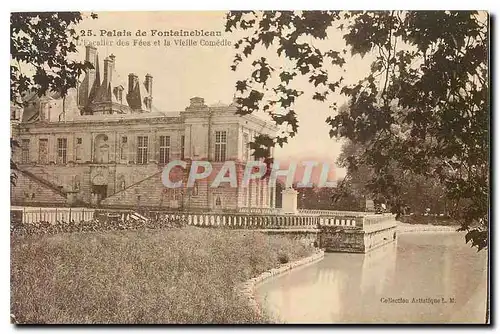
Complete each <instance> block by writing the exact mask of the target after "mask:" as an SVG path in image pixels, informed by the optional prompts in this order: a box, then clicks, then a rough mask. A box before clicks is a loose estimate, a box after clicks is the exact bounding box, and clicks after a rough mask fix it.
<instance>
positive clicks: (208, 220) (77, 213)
mask: <svg viewBox="0 0 500 334" xmlns="http://www.w3.org/2000/svg"><path fill="white" fill-rule="evenodd" d="M252 209H258V210H252ZM238 211H239V212H182V211H149V212H148V213H147V216H148V218H149V219H162V218H167V219H177V220H179V221H180V222H182V223H183V224H186V225H192V226H200V227H225V228H243V229H245V228H254V229H274V228H277V229H282V228H307V229H315V228H318V227H319V226H343V227H346V228H356V229H363V228H364V227H368V226H372V225H374V224H380V223H387V222H394V221H395V218H394V215H392V214H367V213H363V212H344V211H327V210H299V211H298V213H297V214H286V215H285V214H282V213H281V210H280V209H275V208H245V209H243V210H238ZM97 213H98V214H97ZM112 213H113V214H115V215H116V212H113V211H112V210H110V211H109V212H108V215H109V214H112ZM106 214H107V211H106V210H97V211H96V210H92V209H72V208H61V209H46V208H43V209H36V210H24V211H22V222H23V223H28V224H29V223H36V222H40V221H46V222H49V223H52V224H53V223H56V222H71V221H74V222H80V221H90V220H92V219H96V217H97V216H99V217H101V216H102V215H104V216H106ZM129 214H131V212H130V211H129ZM129 214H125V213H124V214H121V213H120V214H118V215H116V217H115V218H116V219H117V220H120V219H122V220H123V219H124V217H125V216H127V217H129ZM132 215H133V214H132ZM139 216H140V215H139ZM99 217H97V218H99ZM139 218H144V217H142V216H140V217H139Z"/></svg>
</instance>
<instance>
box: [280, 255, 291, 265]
mask: <svg viewBox="0 0 500 334" xmlns="http://www.w3.org/2000/svg"><path fill="white" fill-rule="evenodd" d="M289 261H290V259H289V258H288V254H283V253H281V254H279V255H278V262H279V263H281V264H284V263H288V262H289Z"/></svg>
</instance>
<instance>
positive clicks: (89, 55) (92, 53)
mask: <svg viewBox="0 0 500 334" xmlns="http://www.w3.org/2000/svg"><path fill="white" fill-rule="evenodd" d="M96 55H97V49H96V48H95V47H93V46H92V45H87V46H86V47H85V60H86V61H88V62H89V63H91V64H92V65H93V66H94V67H95V57H96Z"/></svg>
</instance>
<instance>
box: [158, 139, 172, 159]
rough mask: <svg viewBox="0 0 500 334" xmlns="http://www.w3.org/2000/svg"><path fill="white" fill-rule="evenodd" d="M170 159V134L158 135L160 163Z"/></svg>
mask: <svg viewBox="0 0 500 334" xmlns="http://www.w3.org/2000/svg"><path fill="white" fill-rule="evenodd" d="M169 159H170V136H160V163H161V164H166V163H167V162H168V160H169Z"/></svg>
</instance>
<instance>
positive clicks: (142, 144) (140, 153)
mask: <svg viewBox="0 0 500 334" xmlns="http://www.w3.org/2000/svg"><path fill="white" fill-rule="evenodd" d="M137 163H138V164H147V163H148V136H138V137H137Z"/></svg>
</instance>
